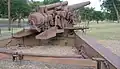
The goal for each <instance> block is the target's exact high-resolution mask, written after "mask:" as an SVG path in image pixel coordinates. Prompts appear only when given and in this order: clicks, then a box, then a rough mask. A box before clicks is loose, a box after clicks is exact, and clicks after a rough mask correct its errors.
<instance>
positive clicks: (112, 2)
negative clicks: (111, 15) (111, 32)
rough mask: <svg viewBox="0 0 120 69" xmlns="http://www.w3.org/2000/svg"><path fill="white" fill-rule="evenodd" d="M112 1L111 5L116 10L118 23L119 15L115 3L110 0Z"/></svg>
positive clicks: (119, 21)
mask: <svg viewBox="0 0 120 69" xmlns="http://www.w3.org/2000/svg"><path fill="white" fill-rule="evenodd" d="M112 3H113V7H114V9H115V11H116V15H117V20H118V23H120V20H119V19H120V17H119V13H118V10H117V7H116V5H115V3H114V1H113V0H112Z"/></svg>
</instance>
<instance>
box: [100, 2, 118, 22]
mask: <svg viewBox="0 0 120 69" xmlns="http://www.w3.org/2000/svg"><path fill="white" fill-rule="evenodd" d="M101 7H102V8H105V10H107V12H109V16H111V19H112V20H118V22H119V19H120V16H119V15H120V0H103V3H102V5H101Z"/></svg>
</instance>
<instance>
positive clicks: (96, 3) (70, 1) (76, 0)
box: [34, 0, 102, 11]
mask: <svg viewBox="0 0 120 69" xmlns="http://www.w3.org/2000/svg"><path fill="white" fill-rule="evenodd" d="M34 1H43V0H34ZM63 1H68V4H69V5H72V4H76V3H81V2H85V1H90V2H91V4H90V5H88V7H94V8H95V10H97V11H100V10H101V8H100V4H101V2H102V1H101V2H100V0H63Z"/></svg>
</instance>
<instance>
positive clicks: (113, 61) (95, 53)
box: [76, 32, 120, 69]
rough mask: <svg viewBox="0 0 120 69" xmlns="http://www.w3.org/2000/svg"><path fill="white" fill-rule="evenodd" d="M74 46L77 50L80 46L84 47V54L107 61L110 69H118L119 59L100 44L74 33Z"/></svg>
mask: <svg viewBox="0 0 120 69" xmlns="http://www.w3.org/2000/svg"><path fill="white" fill-rule="evenodd" d="M76 34H77V37H76V39H77V40H76V46H77V48H79V47H80V46H81V45H82V46H84V47H85V50H84V51H85V52H86V54H87V55H88V56H89V57H90V58H93V57H101V58H104V59H105V60H106V61H108V65H109V67H110V69H120V57H119V56H117V55H115V54H113V53H112V52H111V51H110V50H109V49H106V48H105V47H103V46H102V45H101V44H98V43H97V42H96V40H95V39H92V38H90V37H87V36H85V35H81V33H80V32H76Z"/></svg>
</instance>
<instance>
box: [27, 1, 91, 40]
mask: <svg viewBox="0 0 120 69" xmlns="http://www.w3.org/2000/svg"><path fill="white" fill-rule="evenodd" d="M89 4H90V1H87V2H83V3H78V4H75V5H71V6H68V2H67V1H65V2H58V3H54V4H50V5H45V6H40V8H39V10H38V11H37V12H34V13H32V14H30V15H29V17H28V21H29V23H30V25H31V26H32V27H34V28H35V29H36V30H37V31H38V32H39V33H40V34H39V35H38V36H37V37H36V39H49V38H52V37H55V36H56V34H55V32H56V31H53V32H52V31H51V30H49V29H51V28H52V27H56V30H59V29H65V28H66V27H73V25H74V22H75V13H74V11H75V10H77V9H79V8H81V7H84V6H86V5H89ZM74 29H78V28H74ZM79 29H83V28H79ZM47 32H48V33H49V32H51V34H49V35H48V37H47V36H46V35H47V34H48V33H47ZM58 32H59V31H58ZM63 32H64V31H63Z"/></svg>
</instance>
